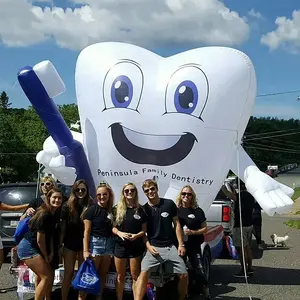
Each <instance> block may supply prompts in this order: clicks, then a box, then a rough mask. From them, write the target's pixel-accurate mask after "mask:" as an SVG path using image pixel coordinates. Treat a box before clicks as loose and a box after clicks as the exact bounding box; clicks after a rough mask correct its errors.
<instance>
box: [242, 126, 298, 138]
mask: <svg viewBox="0 0 300 300" xmlns="http://www.w3.org/2000/svg"><path fill="white" fill-rule="evenodd" d="M295 130H299V129H295V128H291V129H285V130H275V131H268V132H261V133H250V134H247V133H246V132H245V133H244V136H245V137H247V138H248V137H252V136H257V135H266V134H272V133H280V132H289V131H295Z"/></svg>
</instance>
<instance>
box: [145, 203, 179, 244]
mask: <svg viewBox="0 0 300 300" xmlns="http://www.w3.org/2000/svg"><path fill="white" fill-rule="evenodd" d="M144 210H145V212H146V214H147V215H148V219H147V237H148V240H149V242H150V244H151V245H152V246H154V247H155V246H157V247H169V246H171V245H175V246H176V245H177V244H178V243H177V239H176V234H175V230H174V228H173V218H174V217H176V216H177V206H176V205H175V203H174V202H173V201H172V200H169V199H164V198H160V201H159V203H158V205H155V206H150V205H149V204H148V203H146V204H145V205H144Z"/></svg>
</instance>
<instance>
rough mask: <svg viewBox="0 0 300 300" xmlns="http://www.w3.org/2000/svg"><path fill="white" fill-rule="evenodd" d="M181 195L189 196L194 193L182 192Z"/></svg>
mask: <svg viewBox="0 0 300 300" xmlns="http://www.w3.org/2000/svg"><path fill="white" fill-rule="evenodd" d="M181 196H183V197H185V196H187V197H192V196H193V194H192V193H186V192H182V193H181Z"/></svg>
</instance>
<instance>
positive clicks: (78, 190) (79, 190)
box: [75, 188, 86, 193]
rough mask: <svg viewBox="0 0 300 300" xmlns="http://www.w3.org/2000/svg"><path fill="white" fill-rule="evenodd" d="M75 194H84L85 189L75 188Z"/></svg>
mask: <svg viewBox="0 0 300 300" xmlns="http://www.w3.org/2000/svg"><path fill="white" fill-rule="evenodd" d="M75 192H76V193H79V192H83V193H85V192H86V188H82V189H80V188H77V189H76V190H75Z"/></svg>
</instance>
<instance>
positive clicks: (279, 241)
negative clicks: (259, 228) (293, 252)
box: [271, 233, 289, 248]
mask: <svg viewBox="0 0 300 300" xmlns="http://www.w3.org/2000/svg"><path fill="white" fill-rule="evenodd" d="M271 239H272V241H273V243H274V245H275V248H276V247H277V246H278V245H281V246H282V247H287V245H286V241H287V240H288V239H289V236H288V235H286V236H284V237H283V236H278V235H277V234H275V233H273V234H272V235H271Z"/></svg>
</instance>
